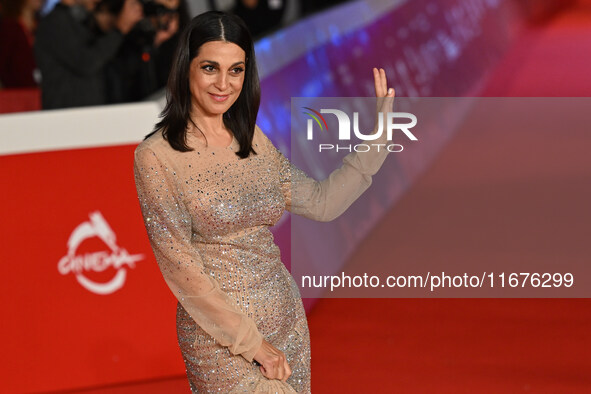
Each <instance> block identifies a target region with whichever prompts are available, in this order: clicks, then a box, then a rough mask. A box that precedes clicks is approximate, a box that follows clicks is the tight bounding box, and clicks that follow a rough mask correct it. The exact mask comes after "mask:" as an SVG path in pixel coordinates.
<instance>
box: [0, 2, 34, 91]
mask: <svg viewBox="0 0 591 394" xmlns="http://www.w3.org/2000/svg"><path fill="white" fill-rule="evenodd" d="M42 5H43V3H42V0H0V87H4V88H28V87H36V86H37V82H38V81H37V80H36V78H35V74H36V72H35V70H36V65H35V58H34V56H33V42H34V40H35V29H36V28H37V13H38V12H39V10H40V9H41V6H42Z"/></svg>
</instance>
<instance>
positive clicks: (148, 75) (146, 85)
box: [95, 0, 189, 103]
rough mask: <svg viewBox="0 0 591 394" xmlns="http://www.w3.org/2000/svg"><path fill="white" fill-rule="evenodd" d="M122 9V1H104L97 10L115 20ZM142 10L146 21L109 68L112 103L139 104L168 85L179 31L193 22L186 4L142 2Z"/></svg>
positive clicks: (173, 0) (162, 0) (155, 0)
mask: <svg viewBox="0 0 591 394" xmlns="http://www.w3.org/2000/svg"><path fill="white" fill-rule="evenodd" d="M122 6H123V1H122V0H102V1H101V2H100V3H99V4H98V6H97V10H101V9H103V8H106V9H107V10H108V12H110V13H111V14H112V15H114V16H115V15H119V13H120V12H121V9H122ZM142 6H143V13H144V19H142V20H141V21H140V22H138V23H137V24H136V25H135V26H134V28H133V29H132V30H131V32H130V33H129V34H128V35H127V36H126V37H125V39H124V42H123V44H122V45H121V47H120V48H119V50H118V52H117V55H116V56H115V57H114V58H113V59H111V60H110V61H109V63H108V64H107V66H106V67H105V71H106V83H107V95H108V102H109V103H123V102H130V101H139V100H142V99H144V98H146V97H147V96H149V95H150V94H152V93H154V92H156V91H157V90H159V89H161V88H163V87H164V86H165V85H166V80H167V78H168V73H169V71H170V66H171V61H172V57H173V52H174V48H175V47H176V42H177V41H178V31H179V27H184V26H186V24H187V23H188V21H189V14H188V11H187V6H186V3H185V2H184V1H180V0H142ZM95 15H96V12H95ZM96 16H98V15H96Z"/></svg>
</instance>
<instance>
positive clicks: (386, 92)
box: [373, 67, 395, 97]
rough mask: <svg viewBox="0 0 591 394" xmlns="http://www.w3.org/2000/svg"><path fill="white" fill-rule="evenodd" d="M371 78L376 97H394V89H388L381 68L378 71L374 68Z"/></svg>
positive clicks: (384, 74) (383, 71)
mask: <svg viewBox="0 0 591 394" xmlns="http://www.w3.org/2000/svg"><path fill="white" fill-rule="evenodd" d="M373 78H374V86H375V90H376V97H394V95H395V92H394V89H393V88H388V79H387V78H386V71H385V70H384V69H383V68H379V69H378V68H375V67H374V69H373Z"/></svg>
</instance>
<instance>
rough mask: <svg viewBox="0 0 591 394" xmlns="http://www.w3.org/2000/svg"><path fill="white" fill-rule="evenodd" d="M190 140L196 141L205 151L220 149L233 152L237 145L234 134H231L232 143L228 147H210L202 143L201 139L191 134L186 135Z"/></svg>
mask: <svg viewBox="0 0 591 394" xmlns="http://www.w3.org/2000/svg"><path fill="white" fill-rule="evenodd" d="M187 136H189V137H190V138H191V139H192V140H194V141H196V142H197V143H198V144H199V145H200V146H202V147H204V148H205V149H221V150H231V151H233V150H234V147H235V146H236V145H237V144H238V140H236V137H234V133H232V141H230V144H229V145H228V146H218V145H210V144H206V143H205V142H203V141H202V140H201V139H199V138H197V136H195V135H194V134H193V133H190V132H189V133H187Z"/></svg>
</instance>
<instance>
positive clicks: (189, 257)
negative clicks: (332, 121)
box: [134, 127, 387, 393]
mask: <svg viewBox="0 0 591 394" xmlns="http://www.w3.org/2000/svg"><path fill="white" fill-rule="evenodd" d="M384 134H385V133H384ZM187 142H188V144H189V146H191V147H193V148H194V150H193V151H190V152H178V151H175V150H173V149H172V148H171V147H170V145H169V144H168V142H167V141H166V140H164V139H163V137H162V135H161V133H159V132H158V133H155V134H154V135H153V136H151V137H150V138H149V139H147V140H145V141H144V142H142V143H141V144H140V145H139V146H138V148H137V149H136V151H135V163H134V171H135V180H136V186H137V192H138V197H139V200H140V205H141V209H142V213H143V216H144V222H145V225H146V229H147V232H148V236H149V240H150V243H151V245H152V248H153V251H154V254H155V257H156V260H157V262H158V265H159V267H160V270H161V272H162V275H163V277H164V279H165V280H166V283H167V284H168V286H169V287H170V289H171V290H172V292H173V293H174V295H175V296H176V297H177V299H178V301H179V302H178V306H177V332H178V341H179V346H180V349H181V352H182V355H183V359H184V361H185V365H186V371H187V377H188V379H189V384H190V387H191V390H192V391H193V392H199V393H209V392H220V393H234V392H248V393H255V392H256V393H289V392H294V391H295V392H298V393H308V392H310V339H309V333H308V326H307V323H306V316H305V313H304V308H303V305H302V301H301V298H300V293H299V290H298V288H297V286H296V284H295V282H294V280H293V278H292V276H291V275H290V273H289V272H288V271H287V269H286V268H285V266H284V265H283V263H282V262H281V259H280V253H279V248H278V247H277V246H276V245H275V243H274V241H273V236H272V234H271V232H270V231H269V227H270V226H273V225H274V224H275V223H277V221H278V220H279V219H280V218H281V216H282V214H283V212H284V210H285V209H288V210H290V211H291V212H292V213H295V214H299V215H303V216H306V217H309V218H312V219H316V220H331V219H332V218H335V217H336V216H338V215H340V214H341V213H342V212H343V211H344V210H345V209H346V208H347V207H348V206H349V205H350V204H351V203H352V202H353V201H354V200H355V199H357V197H358V196H359V195H361V193H363V191H364V190H366V189H367V187H369V185H370V184H371V175H373V174H374V173H375V172H376V171H377V170H378V168H379V167H380V165H381V164H382V162H383V160H384V158H385V157H386V154H387V152H383V153H373V152H367V153H357V154H355V153H352V154H349V155H347V156H346V157H345V159H344V165H343V166H342V167H341V168H340V169H338V170H335V171H334V172H333V173H332V174H331V175H330V177H329V178H327V179H326V180H324V181H322V182H317V181H315V180H314V179H312V178H309V177H308V176H306V174H304V173H303V172H302V171H301V170H299V169H297V168H295V167H294V166H292V165H291V163H290V162H289V161H288V160H287V159H286V158H285V157H284V156H283V155H282V154H281V152H280V151H279V150H277V149H276V148H275V147H274V146H273V145H272V143H271V141H270V140H269V139H268V138H267V137H266V136H265V135H264V134H263V133H262V132H261V130H260V129H259V128H258V127H257V128H256V130H255V135H254V139H253V148H254V149H255V151H256V152H257V153H258V154H256V155H253V154H251V155H250V156H249V157H248V158H247V159H240V158H239V157H238V156H237V155H236V154H235V152H236V151H237V149H238V142H237V141H236V140H235V139H234V141H233V142H232V144H231V145H230V146H229V147H226V148H222V147H211V146H210V147H206V146H205V145H204V144H203V143H202V142H201V141H200V140H199V139H197V138H196V137H195V136H194V135H192V134H189V135H188V137H187ZM263 337H264V338H265V339H266V340H267V341H269V342H270V343H271V344H273V345H274V346H275V347H277V348H278V349H280V350H281V351H283V352H284V353H285V355H286V357H287V361H288V363H289V365H290V367H291V369H292V371H293V373H292V375H291V377H290V378H289V379H288V380H287V383H284V382H281V381H279V380H269V379H267V378H265V377H264V376H263V375H262V373H261V372H260V370H259V367H258V366H257V365H256V364H255V363H254V362H253V357H254V355H255V353H256V352H257V350H258V349H259V347H260V344H261V341H262V338H263Z"/></svg>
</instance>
